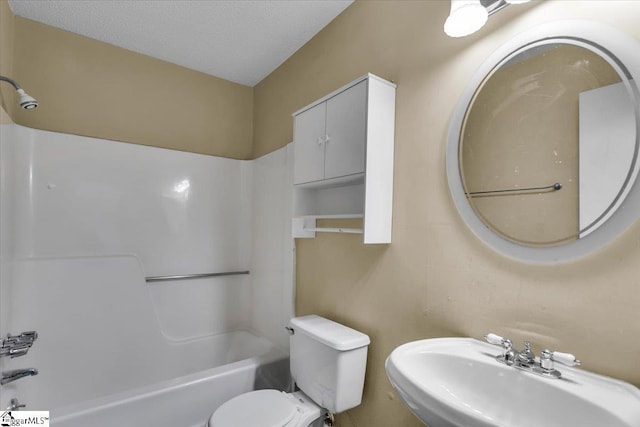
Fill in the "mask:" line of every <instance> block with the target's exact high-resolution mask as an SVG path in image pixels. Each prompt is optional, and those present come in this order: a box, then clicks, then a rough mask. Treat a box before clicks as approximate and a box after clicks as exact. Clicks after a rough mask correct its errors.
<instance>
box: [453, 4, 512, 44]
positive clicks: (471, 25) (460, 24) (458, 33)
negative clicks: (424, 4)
mask: <svg viewBox="0 0 640 427" xmlns="http://www.w3.org/2000/svg"><path fill="white" fill-rule="evenodd" d="M515 1H519V0H515ZM488 18H489V12H487V9H486V8H485V7H484V6H482V5H481V4H480V0H451V12H449V17H448V18H447V20H446V21H445V23H444V32H445V33H446V34H447V35H448V36H450V37H464V36H468V35H469V34H472V33H475V32H476V31H478V30H479V29H480V28H482V26H483V25H484V24H486V22H487V19H488Z"/></svg>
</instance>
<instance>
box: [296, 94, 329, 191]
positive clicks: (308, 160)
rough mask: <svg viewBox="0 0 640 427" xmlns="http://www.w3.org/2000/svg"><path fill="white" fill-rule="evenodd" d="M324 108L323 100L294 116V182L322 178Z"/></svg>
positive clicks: (298, 182)
mask: <svg viewBox="0 0 640 427" xmlns="http://www.w3.org/2000/svg"><path fill="white" fill-rule="evenodd" d="M326 108H327V107H326V103H324V102H323V103H321V104H319V105H316V106H315V107H313V108H310V109H308V110H307V111H304V112H302V113H300V114H298V115H297V116H295V118H294V123H293V141H294V167H293V183H294V184H303V183H305V182H312V181H319V180H321V179H323V178H324V146H325V142H324V140H325V114H326Z"/></svg>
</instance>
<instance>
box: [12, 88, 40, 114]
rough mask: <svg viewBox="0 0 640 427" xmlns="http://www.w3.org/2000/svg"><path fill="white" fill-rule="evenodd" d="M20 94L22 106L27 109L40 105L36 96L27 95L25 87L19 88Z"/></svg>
mask: <svg viewBox="0 0 640 427" xmlns="http://www.w3.org/2000/svg"><path fill="white" fill-rule="evenodd" d="M17 92H18V94H19V95H20V106H21V107H22V108H24V109H25V110H33V109H34V108H36V107H37V106H38V101H36V99H35V98H33V97H31V96H29V95H27V93H26V92H25V91H24V89H18V91H17Z"/></svg>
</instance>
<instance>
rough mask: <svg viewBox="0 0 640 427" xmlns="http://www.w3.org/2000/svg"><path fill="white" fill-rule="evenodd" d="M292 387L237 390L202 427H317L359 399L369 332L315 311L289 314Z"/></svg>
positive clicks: (356, 403)
mask: <svg viewBox="0 0 640 427" xmlns="http://www.w3.org/2000/svg"><path fill="white" fill-rule="evenodd" d="M287 330H289V333H290V337H289V344H290V363H291V366H290V368H291V377H292V378H293V380H294V381H295V383H296V385H297V386H298V388H299V389H300V390H299V391H296V392H293V393H285V392H283V391H278V390H258V391H251V392H249V393H245V394H241V395H240V396H236V397H234V398H232V399H230V400H228V401H226V402H225V403H223V404H222V405H221V406H220V407H219V408H218V409H216V411H215V412H214V413H213V414H212V415H211V417H210V418H209V421H208V422H207V424H206V426H205V427H320V426H322V425H324V419H325V416H326V414H327V413H328V412H331V413H340V412H343V411H346V410H348V409H351V408H354V407H356V406H358V405H360V403H361V401H362V390H363V387H364V373H365V367H366V363H367V348H368V346H369V343H370V340H369V337H368V336H367V335H365V334H363V333H362V332H358V331H356V330H354V329H351V328H349V327H347V326H344V325H341V324H339V323H336V322H333V321H331V320H328V319H325V318H323V317H320V316H316V315H309V316H302V317H295V318H293V319H291V321H290V323H289V327H288V328H287Z"/></svg>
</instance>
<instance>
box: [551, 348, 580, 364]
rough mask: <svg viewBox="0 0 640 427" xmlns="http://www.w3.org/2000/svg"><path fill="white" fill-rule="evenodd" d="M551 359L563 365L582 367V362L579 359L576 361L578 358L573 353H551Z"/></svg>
mask: <svg viewBox="0 0 640 427" xmlns="http://www.w3.org/2000/svg"><path fill="white" fill-rule="evenodd" d="M551 359H552V360H553V361H554V362H559V363H562V364H563V365H566V366H578V365H581V364H582V362H580V361H579V360H578V359H576V357H575V356H574V355H573V354H571V353H561V352H559V351H552V352H551Z"/></svg>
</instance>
